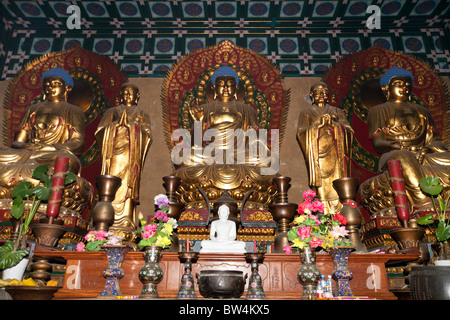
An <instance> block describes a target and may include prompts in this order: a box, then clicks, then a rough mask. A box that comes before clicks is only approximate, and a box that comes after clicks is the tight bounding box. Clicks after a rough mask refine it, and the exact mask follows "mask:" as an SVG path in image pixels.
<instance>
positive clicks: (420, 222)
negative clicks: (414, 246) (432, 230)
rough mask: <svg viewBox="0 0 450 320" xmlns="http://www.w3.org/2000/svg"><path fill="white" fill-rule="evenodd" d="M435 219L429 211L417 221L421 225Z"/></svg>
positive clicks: (430, 222)
mask: <svg viewBox="0 0 450 320" xmlns="http://www.w3.org/2000/svg"><path fill="white" fill-rule="evenodd" d="M433 222H434V221H433V220H432V219H431V214H429V213H427V214H426V215H425V216H423V217H420V218H419V219H418V220H417V223H418V224H420V225H428V224H432V223H433Z"/></svg>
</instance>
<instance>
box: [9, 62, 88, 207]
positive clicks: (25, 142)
mask: <svg viewBox="0 0 450 320" xmlns="http://www.w3.org/2000/svg"><path fill="white" fill-rule="evenodd" d="M42 82H43V94H44V101H42V102H39V103H36V104H32V105H30V106H28V107H27V108H26V109H25V111H24V114H23V116H22V119H21V121H20V124H19V131H18V132H17V133H16V134H15V138H14V141H13V142H12V144H11V147H10V148H3V149H1V150H0V164H1V165H0V198H5V199H8V198H10V197H11V195H10V191H11V190H12V189H13V188H14V186H15V185H16V184H17V183H18V182H20V181H21V180H27V181H31V182H33V183H37V182H38V181H36V180H34V179H33V178H32V172H33V170H34V168H36V167H37V166H39V165H42V164H46V165H48V167H49V168H53V167H54V164H55V160H56V157H58V156H65V157H67V158H68V159H69V171H71V172H73V173H74V174H75V175H77V186H78V191H79V192H80V193H81V194H82V195H83V198H86V199H87V197H88V196H89V194H90V192H91V187H90V184H89V183H88V182H87V181H86V180H84V179H82V178H81V177H80V176H79V174H80V171H81V163H80V160H79V158H78V157H79V156H80V155H81V153H82V152H83V148H84V128H85V116H84V113H83V110H82V109H81V108H80V107H78V106H75V105H72V104H70V103H68V102H67V95H68V93H69V92H70V91H71V90H72V87H73V79H72V77H71V76H70V75H69V74H68V73H67V72H66V71H65V70H63V69H61V68H54V69H51V70H49V71H47V72H45V73H44V74H43V76H42Z"/></svg>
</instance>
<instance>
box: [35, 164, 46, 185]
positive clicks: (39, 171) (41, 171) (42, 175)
mask: <svg viewBox="0 0 450 320" xmlns="http://www.w3.org/2000/svg"><path fill="white" fill-rule="evenodd" d="M47 171H48V166H47V165H46V164H42V165H40V166H37V167H36V168H35V169H34V170H33V174H32V176H33V178H35V179H38V180H39V181H42V182H44V183H46V182H47V181H48V180H49V179H50V177H49V176H48V174H47Z"/></svg>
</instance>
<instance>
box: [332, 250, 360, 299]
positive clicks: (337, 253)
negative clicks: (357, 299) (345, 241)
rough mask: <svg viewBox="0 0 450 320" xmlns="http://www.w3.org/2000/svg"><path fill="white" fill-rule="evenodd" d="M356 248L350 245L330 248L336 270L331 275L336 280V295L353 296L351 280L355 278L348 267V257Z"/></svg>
mask: <svg viewBox="0 0 450 320" xmlns="http://www.w3.org/2000/svg"><path fill="white" fill-rule="evenodd" d="M354 250H355V247H350V246H342V247H333V248H331V249H330V256H331V260H332V261H333V265H334V270H333V272H332V274H331V275H332V278H333V279H334V280H335V281H336V286H335V292H334V296H335V297H349V296H353V293H352V290H351V289H350V282H349V281H350V280H351V279H352V278H353V273H352V272H351V271H350V270H349V269H348V268H347V265H348V257H349V255H350V253H351V252H352V251H354Z"/></svg>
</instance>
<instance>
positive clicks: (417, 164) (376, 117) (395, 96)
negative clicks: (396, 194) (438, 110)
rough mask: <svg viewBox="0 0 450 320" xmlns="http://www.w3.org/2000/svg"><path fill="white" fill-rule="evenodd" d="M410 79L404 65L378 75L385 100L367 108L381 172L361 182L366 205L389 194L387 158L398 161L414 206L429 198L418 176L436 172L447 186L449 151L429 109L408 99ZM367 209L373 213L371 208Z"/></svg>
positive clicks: (421, 204) (446, 186) (411, 79)
mask: <svg viewBox="0 0 450 320" xmlns="http://www.w3.org/2000/svg"><path fill="white" fill-rule="evenodd" d="M413 79H414V78H413V75H412V74H411V73H410V72H409V71H407V70H405V69H402V68H400V67H393V68H390V69H389V70H388V71H386V73H384V74H383V76H382V77H381V79H380V85H381V89H382V90H383V92H384V94H385V95H386V99H387V102H385V103H382V104H379V105H377V106H375V107H373V108H371V109H370V110H369V113H368V116H367V122H368V126H369V135H370V139H371V140H372V143H373V146H374V148H375V150H376V151H377V152H378V153H380V154H382V156H381V157H380V161H379V165H378V167H379V172H380V175H378V176H375V177H374V178H371V179H368V180H366V181H365V182H364V183H362V184H361V188H360V192H361V196H362V198H363V201H362V204H363V205H364V206H366V207H368V208H370V206H371V202H374V200H375V198H374V197H376V195H377V194H378V197H388V196H389V197H390V198H392V188H391V186H390V180H389V173H388V167H387V163H388V161H390V160H400V162H401V166H402V169H403V177H404V180H405V187H406V194H407V197H408V200H409V203H410V206H411V207H412V208H413V209H414V208H419V207H422V206H424V205H427V204H429V202H430V199H429V197H427V196H426V195H425V194H424V193H422V191H421V189H420V187H419V179H420V178H422V177H424V176H436V177H439V178H440V179H441V181H442V183H443V184H444V188H446V189H447V188H448V187H449V186H450V181H449V176H450V153H449V152H448V150H447V148H446V146H445V144H444V143H443V142H442V140H441V138H440V136H439V134H438V133H437V130H436V127H435V124H434V122H433V119H432V116H431V114H430V112H429V111H428V109H426V108H425V107H423V106H420V105H418V104H415V103H412V102H411V101H410V96H411V92H412V84H413ZM375 202H376V200H375ZM379 203H381V202H379ZM390 204H391V205H393V202H392V201H391V202H390ZM379 209H383V208H382V207H380V208H379ZM370 211H371V213H373V211H374V210H373V208H371V209H370Z"/></svg>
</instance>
